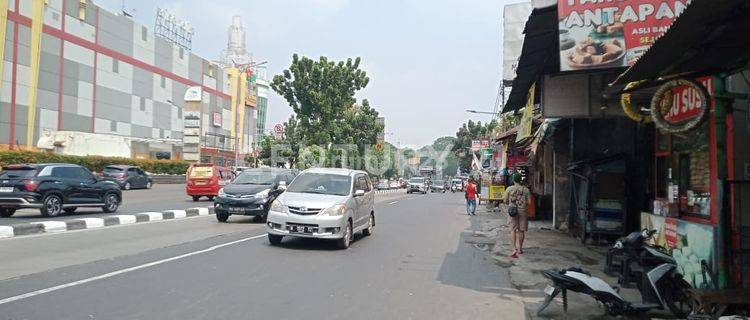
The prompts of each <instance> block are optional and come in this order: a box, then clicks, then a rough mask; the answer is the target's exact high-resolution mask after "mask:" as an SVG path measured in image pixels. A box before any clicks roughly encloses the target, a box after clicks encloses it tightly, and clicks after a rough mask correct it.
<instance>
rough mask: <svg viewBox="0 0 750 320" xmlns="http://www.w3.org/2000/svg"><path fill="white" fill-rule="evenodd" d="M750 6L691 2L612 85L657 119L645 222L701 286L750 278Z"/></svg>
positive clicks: (635, 111)
mask: <svg viewBox="0 0 750 320" xmlns="http://www.w3.org/2000/svg"><path fill="white" fill-rule="evenodd" d="M748 14H750V3H748V1H744V0H737V1H734V0H732V1H722V2H713V1H693V3H692V4H691V5H690V6H689V7H688V8H687V10H685V12H684V13H683V14H682V15H681V16H680V17H679V18H678V19H677V20H676V21H675V22H674V24H673V25H672V26H671V28H670V29H669V31H668V32H666V33H665V34H664V35H663V36H661V37H660V38H658V40H657V41H656V42H655V43H654V44H653V46H652V47H651V49H650V50H648V51H647V52H646V53H645V54H644V55H643V56H642V57H641V58H640V59H639V60H638V61H637V62H636V63H635V64H634V65H633V66H631V67H630V68H629V69H628V70H626V71H625V72H624V73H622V74H621V75H620V76H619V77H618V78H617V79H616V80H615V81H614V82H613V83H612V84H611V87H612V89H613V90H615V91H618V92H621V93H623V94H622V98H621V100H622V107H623V109H624V111H625V113H626V114H628V116H629V117H630V118H631V119H632V120H634V121H637V122H639V123H643V124H646V123H650V122H653V123H654V127H655V128H656V131H655V134H654V139H653V144H652V145H651V146H646V147H647V148H652V149H653V150H654V157H653V162H652V163H653V168H652V175H651V178H650V181H649V184H650V185H651V186H652V188H653V190H654V193H653V197H652V199H651V201H650V203H649V206H648V207H647V209H646V210H643V212H642V213H641V226H642V227H644V228H649V229H656V230H658V234H657V236H656V237H655V239H654V242H655V243H656V244H658V245H660V246H662V247H664V248H667V249H668V250H669V251H670V253H671V255H672V256H673V257H674V258H675V260H677V263H678V266H679V268H680V272H681V273H682V274H683V275H684V276H685V277H686V279H687V280H688V282H690V283H691V284H692V285H693V286H694V287H696V288H712V287H714V285H715V284H716V285H718V287H720V288H727V287H745V288H747V287H750V147H749V146H748V145H749V143H748V142H750V126H749V125H748V123H750V121H749V120H750V119H749V118H748V117H749V116H748V106H749V105H750V103H749V102H748V97H749V95H748V92H750V91H749V90H748V87H750V81H748V79H750V71H748V69H749V68H748V61H749V59H748V53H749V52H750V39H748V38H747V36H746V34H745V31H746V30H748V29H750V21H748V19H747V16H748ZM698 26H701V27H698ZM718 31H720V32H718ZM644 93H647V94H645V95H644ZM637 95H641V96H645V97H647V98H648V99H641V100H639V99H636V98H634V97H635V96H637ZM642 110H648V111H650V112H648V113H646V112H642ZM706 267H708V268H706ZM706 269H708V270H706ZM714 282H718V283H714Z"/></svg>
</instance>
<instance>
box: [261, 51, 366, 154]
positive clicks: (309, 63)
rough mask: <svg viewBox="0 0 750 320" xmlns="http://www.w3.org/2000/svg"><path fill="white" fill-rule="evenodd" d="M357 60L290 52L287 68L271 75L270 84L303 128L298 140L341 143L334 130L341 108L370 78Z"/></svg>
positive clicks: (351, 103) (352, 100) (341, 119)
mask: <svg viewBox="0 0 750 320" xmlns="http://www.w3.org/2000/svg"><path fill="white" fill-rule="evenodd" d="M359 64H360V58H356V59H354V60H352V59H351V58H350V59H347V60H346V62H343V61H339V62H338V63H336V62H333V61H328V58H326V57H320V59H319V60H318V61H314V60H312V59H310V58H307V57H302V58H300V57H299V56H298V55H297V54H294V55H293V56H292V64H291V66H290V67H289V69H287V70H284V72H283V73H282V74H281V75H276V76H274V77H273V81H272V82H271V88H273V90H274V91H276V92H277V93H278V94H279V95H281V96H282V97H284V99H286V101H287V102H288V103H289V106H291V107H292V110H294V113H295V114H296V117H297V120H298V121H299V126H300V127H301V128H302V129H303V130H301V131H302V132H301V133H300V137H301V138H302V141H301V142H303V143H305V144H319V145H328V144H329V143H334V144H336V143H343V142H342V141H340V140H341V138H342V136H341V135H340V132H339V131H338V130H337V127H338V125H340V124H341V122H343V117H342V116H341V114H342V110H346V109H347V108H350V107H351V106H352V105H354V104H355V103H356V99H355V98H354V94H355V93H356V92H357V91H358V90H360V89H362V88H364V87H365V86H367V83H368V82H369V81H370V79H369V78H368V77H367V73H366V72H365V71H364V70H361V69H359Z"/></svg>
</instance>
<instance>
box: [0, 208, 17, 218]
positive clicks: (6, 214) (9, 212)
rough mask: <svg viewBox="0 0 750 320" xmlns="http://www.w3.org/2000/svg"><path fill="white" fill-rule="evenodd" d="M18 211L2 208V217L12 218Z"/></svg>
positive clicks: (0, 214) (0, 210) (0, 213)
mask: <svg viewBox="0 0 750 320" xmlns="http://www.w3.org/2000/svg"><path fill="white" fill-rule="evenodd" d="M14 213H16V209H0V217H3V218H10V217H12V216H13V214H14Z"/></svg>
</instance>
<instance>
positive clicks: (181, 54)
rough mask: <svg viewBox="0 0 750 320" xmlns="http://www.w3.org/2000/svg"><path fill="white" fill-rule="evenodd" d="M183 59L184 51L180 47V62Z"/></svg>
mask: <svg viewBox="0 0 750 320" xmlns="http://www.w3.org/2000/svg"><path fill="white" fill-rule="evenodd" d="M184 58H185V49H184V48H182V47H180V60H182V59H184Z"/></svg>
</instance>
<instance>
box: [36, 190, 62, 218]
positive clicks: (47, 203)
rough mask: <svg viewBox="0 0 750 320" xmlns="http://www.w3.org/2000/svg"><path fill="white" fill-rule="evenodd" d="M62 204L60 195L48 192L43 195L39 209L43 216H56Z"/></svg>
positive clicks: (59, 212) (60, 211)
mask: <svg viewBox="0 0 750 320" xmlns="http://www.w3.org/2000/svg"><path fill="white" fill-rule="evenodd" d="M62 205H63V203H62V199H61V198H60V196H58V195H55V194H50V195H48V196H46V197H44V201H42V208H41V209H39V210H40V211H41V212H42V215H43V216H45V217H56V216H59V215H60V214H61V213H62V212H63V208H62Z"/></svg>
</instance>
